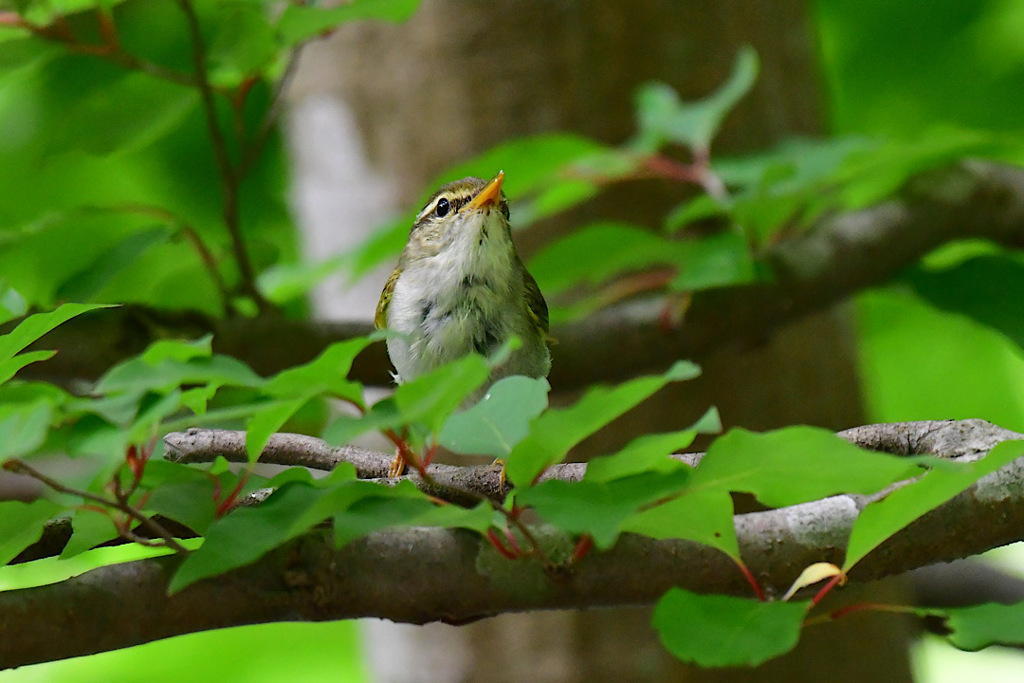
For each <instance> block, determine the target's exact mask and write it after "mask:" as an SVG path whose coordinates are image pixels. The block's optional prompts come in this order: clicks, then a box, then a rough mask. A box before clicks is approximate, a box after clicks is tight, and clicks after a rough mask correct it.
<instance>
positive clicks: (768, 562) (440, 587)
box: [0, 420, 1024, 668]
mask: <svg viewBox="0 0 1024 683" xmlns="http://www.w3.org/2000/svg"><path fill="white" fill-rule="evenodd" d="M845 434H846V435H847V437H848V438H852V439H853V440H855V441H856V440H860V439H863V440H866V441H869V442H871V443H874V444H876V445H879V446H881V445H885V446H886V450H894V451H897V452H903V451H901V450H900V449H904V450H907V449H906V448H904V447H905V445H906V444H911V446H912V447H913V448H924V449H942V450H943V452H944V453H946V454H947V455H950V456H952V457H957V458H960V457H967V458H973V457H976V456H977V455H978V454H980V453H984V452H985V451H987V450H988V449H990V448H991V447H992V446H993V445H994V444H995V443H997V442H999V441H1002V440H1004V439H1006V438H1008V437H1020V436H1021V435H1019V434H1015V433H1013V432H1007V431H1006V430H1002V429H1000V428H998V427H993V426H992V425H989V424H988V423H985V422H983V421H980V420H967V421H963V422H953V421H949V422H920V423H902V424H898V425H881V426H869V427H865V428H859V429H858V430H855V431H853V432H850V431H848V432H846V433H845ZM908 452H909V451H908ZM363 455H365V454H363ZM363 455H359V457H363ZM864 504H865V501H864V499H863V498H862V497H858V496H846V495H840V496H833V497H831V498H827V499H824V500H820V501H816V502H812V503H805V504H803V505H797V506H793V507H790V508H783V509H779V510H770V511H767V512H754V513H749V514H743V515H737V517H736V531H737V535H738V537H739V542H740V549H741V553H742V555H743V558H744V560H745V561H746V562H747V564H748V566H749V567H750V569H751V571H752V572H753V573H754V575H755V576H756V577H757V578H758V580H759V581H760V582H761V583H762V585H764V586H766V587H768V589H769V590H770V591H773V592H774V593H775V594H776V595H777V594H780V593H781V590H784V588H785V587H786V586H788V585H789V584H790V583H791V582H792V581H793V579H794V578H795V577H796V576H797V575H798V574H799V572H800V571H801V570H802V569H803V568H804V567H806V566H807V565H809V564H811V563H813V562H819V561H827V562H833V563H836V564H840V563H841V562H842V556H843V549H844V548H845V546H846V542H847V539H848V537H849V534H850V529H851V528H852V525H853V523H854V521H855V520H856V518H857V516H858V514H859V512H860V509H861V508H862V506H863V505H864ZM534 531H535V533H536V535H537V537H538V539H539V542H540V543H541V545H542V546H544V547H545V548H549V549H550V552H551V553H554V554H555V555H557V554H558V550H557V548H558V547H559V544H560V542H561V537H560V535H559V532H557V531H555V530H553V529H551V528H550V527H546V526H538V527H534ZM1022 539H1024V459H1021V460H1018V461H1016V462H1014V463H1011V464H1010V465H1008V466H1006V467H1005V468H1003V469H1002V470H999V471H998V472H995V473H993V474H991V475H989V476H987V477H985V478H984V479H982V480H981V481H979V482H978V483H977V484H975V485H974V486H972V487H971V488H969V489H967V490H966V491H964V492H963V493H961V494H960V495H958V496H956V497H955V498H953V499H952V500H950V501H948V502H947V503H945V504H944V505H942V506H940V507H938V508H936V509H935V510H933V511H931V512H929V513H928V514H926V515H925V516H923V517H922V518H920V519H919V520H917V521H916V522H914V523H913V524H911V525H910V526H908V527H907V528H905V529H904V530H902V531H900V532H899V533H898V534H896V535H895V536H893V537H892V538H890V539H889V540H888V541H886V542H885V543H884V544H882V545H881V546H880V547H879V548H877V549H876V550H875V551H874V552H872V553H871V554H869V555H868V556H867V557H866V558H864V559H863V560H862V561H861V562H860V563H859V564H857V565H856V567H854V569H853V570H852V572H851V576H850V578H851V580H853V581H861V582H863V581H870V580H874V579H877V578H881V577H884V576H888V575H892V574H898V573H902V572H905V571H908V570H910V569H914V568H917V567H922V566H926V565H930V564H934V563H936V562H943V561H950V560H953V559H956V558H961V557H966V556H968V555H973V554H977V553H980V552H983V551H985V550H988V549H990V548H993V547H996V546H999V545H1004V544H1006V543H1010V542H1013V541H1018V540H1022ZM176 562H177V560H175V559H174V558H166V557H165V558H156V559H150V560H142V561H138V562H131V563H127V564H122V565H113V566H108V567H104V568H101V569H97V570H94V571H92V572H88V573H86V574H83V575H81V576H79V577H76V578H73V579H69V580H68V581H65V582H62V583H59V584H54V585H49V586H40V587H37V588H30V589H24V590H15V591H7V592H2V593H0V668H6V667H13V666H21V665H25V664H31V663H34V662H39V661H48V660H52V659H60V658H64V657H72V656H77V655H83V654H90V653H94V652H100V651H104V650H109V649H114V648H119V647H127V646H129V645H134V644H138V643H143V642H148V641H150V640H154V639H157V638H164V637H168V636H172V635H177V634H182V633H191V632H195V631H201V630H206V629H211V628H222V627H227V626H235V625H241V624H250V623H262V622H268V621H279V620H296V619H303V620H325V619H343V618H355V617H365V616H377V617H384V618H388V619H392V620H395V621H404V622H411V623H424V622H428V621H445V622H449V623H463V622H466V621H469V620H473V619H477V618H481V617H486V616H491V615H494V614H498V613H501V612H508V611H520V610H535V609H559V608H583V607H596V606H610V605H629V604H647V603H651V602H653V601H655V600H656V599H657V598H658V597H660V596H661V595H662V594H663V593H664V592H665V591H666V590H667V589H668V588H669V587H671V586H674V585H678V586H683V587H686V588H688V589H690V590H697V591H701V592H719V593H729V594H736V595H746V594H748V592H749V586H748V585H747V583H746V581H745V579H744V578H743V577H742V576H741V575H740V573H739V572H738V571H736V568H735V566H734V565H733V564H732V561H731V560H729V559H728V558H727V557H725V556H724V555H722V554H721V553H719V552H718V551H716V550H713V549H711V548H708V547H705V546H701V545H698V544H695V543H690V542H685V541H655V540H653V539H650V538H645V537H642V536H635V535H631V534H625V535H623V536H622V537H621V538H620V539H619V541H618V543H617V544H616V545H615V546H614V547H613V548H611V549H610V550H608V551H606V552H591V553H590V554H589V555H588V556H587V557H586V558H584V559H583V560H581V561H580V562H578V563H577V564H574V565H573V566H572V569H571V571H569V572H568V573H566V574H564V575H560V576H558V577H556V578H551V577H549V576H547V575H545V574H544V572H543V570H542V569H541V568H540V566H539V564H538V563H536V562H534V561H529V560H517V561H507V560H503V559H501V558H499V557H497V555H496V552H495V551H494V550H493V549H492V548H491V547H490V545H489V544H488V543H487V542H486V541H485V540H481V539H480V538H479V537H478V536H476V535H474V534H471V533H468V532H464V531H459V530H448V529H434V528H413V529H391V530H387V531H382V532H377V533H374V534H371V535H369V536H367V537H365V538H363V539H361V540H359V541H356V542H353V543H351V544H349V545H348V546H346V547H344V548H342V549H341V550H334V549H333V548H332V545H331V542H330V540H329V538H327V537H326V535H325V534H324V533H323V532H313V533H310V534H308V535H306V536H305V537H303V538H301V539H299V540H298V541H295V542H292V543H289V544H286V545H285V546H284V547H282V548H279V549H277V550H275V551H273V552H271V553H269V554H267V555H266V556H264V557H263V558H262V559H261V560H260V561H258V562H257V563H255V564H253V565H251V566H249V567H246V568H243V569H239V570H237V571H234V572H230V573H229V574H226V575H224V576H220V577H216V578H213V579H209V580H205V581H202V582H200V583H198V584H195V585H193V586H191V587H189V588H187V589H185V590H183V591H181V592H180V593H177V594H175V595H173V596H168V595H167V594H166V590H167V585H168V580H169V577H170V574H171V572H172V571H173V569H174V567H175V566H176ZM638 566H643V567H644V571H643V572H638V571H636V568H637V567H638ZM109 614H118V615H119V616H118V619H116V620H111V619H109V618H108V617H107V616H105V615H109ZM29 624H31V625H32V627H31V628H28V625H29Z"/></svg>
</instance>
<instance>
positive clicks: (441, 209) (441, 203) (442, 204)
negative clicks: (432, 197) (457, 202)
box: [434, 197, 451, 218]
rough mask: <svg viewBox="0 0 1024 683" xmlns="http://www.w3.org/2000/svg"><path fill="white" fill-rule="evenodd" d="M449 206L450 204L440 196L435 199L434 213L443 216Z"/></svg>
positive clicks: (445, 214) (446, 213)
mask: <svg viewBox="0 0 1024 683" xmlns="http://www.w3.org/2000/svg"><path fill="white" fill-rule="evenodd" d="M450 208H451V205H450V204H449V203H448V200H447V199H445V198H444V197H441V198H440V199H438V200H437V208H436V209H434V213H435V214H437V217H438V218H444V217H445V216H447V215H448V209H450Z"/></svg>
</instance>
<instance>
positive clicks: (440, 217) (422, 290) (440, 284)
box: [373, 172, 551, 400]
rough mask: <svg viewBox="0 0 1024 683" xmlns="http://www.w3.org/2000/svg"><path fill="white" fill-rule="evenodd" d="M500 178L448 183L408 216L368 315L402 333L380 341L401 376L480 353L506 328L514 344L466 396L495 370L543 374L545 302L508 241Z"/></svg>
mask: <svg viewBox="0 0 1024 683" xmlns="http://www.w3.org/2000/svg"><path fill="white" fill-rule="evenodd" d="M504 178H505V174H504V172H500V173H498V175H496V176H495V177H494V178H493V179H492V180H490V181H484V180H482V179H480V178H463V179H462V180H456V181H454V182H451V183H448V184H447V185H444V186H442V187H441V189H439V190H438V191H437V192H436V193H434V195H433V196H432V197H431V198H430V199H429V200H428V201H427V203H426V205H425V206H424V207H423V210H422V211H420V213H419V215H418V216H416V221H415V222H414V223H413V226H412V231H411V232H410V233H409V241H408V243H407V244H406V245H405V249H404V250H403V251H402V255H401V257H400V258H399V260H398V265H397V266H396V267H395V270H394V272H393V273H391V277H389V278H388V281H387V284H386V285H384V291H383V292H381V295H380V301H379V302H378V303H377V313H376V315H375V316H374V319H373V321H374V325H375V326H376V327H377V328H378V329H380V328H384V327H387V328H389V329H392V330H397V331H399V332H403V333H404V334H405V337H390V338H388V340H387V347H388V355H389V356H390V357H391V362H392V364H394V366H395V380H396V381H398V382H399V383H401V382H405V381H409V380H412V379H415V378H416V377H418V376H419V375H422V374H423V373H426V372H429V371H430V370H433V369H434V368H436V367H437V366H439V365H441V364H443V363H446V362H448V361H451V360H454V359H456V358H459V357H461V356H464V355H465V354H467V353H469V352H471V351H475V352H476V353H480V354H482V355H485V356H486V355H488V354H490V353H492V352H494V351H495V350H497V349H498V348H499V347H500V346H501V345H502V344H504V343H505V342H506V341H507V340H508V339H509V338H510V337H512V336H513V335H514V336H516V337H518V338H519V339H520V341H521V342H522V345H521V346H520V347H519V348H518V349H516V350H515V351H513V352H512V355H511V356H510V357H509V358H508V360H507V361H506V362H505V363H503V364H502V365H501V366H499V367H497V368H495V369H494V370H493V371H492V372H491V376H490V378H489V380H488V382H487V385H486V386H484V387H483V388H482V389H480V390H479V391H478V392H477V393H476V394H475V396H473V397H470V399H469V400H473V399H475V398H479V397H480V396H482V395H483V394H484V393H485V392H486V390H487V387H488V386H489V385H490V384H492V383H493V382H495V381H497V380H498V379H500V378H502V377H506V376H509V375H529V376H530V377H546V376H547V374H548V370H549V369H550V368H551V354H550V352H549V351H548V341H549V337H548V307H547V304H546V303H545V301H544V297H543V295H541V293H540V289H538V287H537V282H536V281H535V280H534V279H533V277H532V276H531V275H530V273H528V272H527V270H526V266H524V265H523V262H522V261H521V260H520V259H519V255H518V254H517V253H516V249H515V246H513V244H512V229H511V227H510V225H509V221H508V215H509V214H508V200H507V199H506V198H505V194H504V193H503V192H502V191H501V184H502V181H503V180H504Z"/></svg>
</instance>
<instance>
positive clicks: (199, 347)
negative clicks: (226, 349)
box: [139, 334, 213, 365]
mask: <svg viewBox="0 0 1024 683" xmlns="http://www.w3.org/2000/svg"><path fill="white" fill-rule="evenodd" d="M212 355H213V335H212V334H208V335H206V336H205V337H200V338H199V339H195V340H193V341H185V340H182V339H158V340H157V341H155V342H153V343H152V344H150V345H149V346H148V347H146V350H145V351H143V352H142V353H141V354H139V358H140V359H141V360H142V361H144V362H145V363H147V364H149V365H157V364H158V363H161V362H163V361H165V360H171V361H176V362H178V363H187V362H188V361H190V360H192V359H194V358H209V357H210V356H212Z"/></svg>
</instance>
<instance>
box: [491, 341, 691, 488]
mask: <svg viewBox="0 0 1024 683" xmlns="http://www.w3.org/2000/svg"><path fill="white" fill-rule="evenodd" d="M699 374H700V368H698V367H697V366H696V365H694V364H693V363H690V362H688V361H679V362H677V363H676V364H674V365H673V366H672V367H671V368H669V369H668V370H667V371H666V372H665V374H663V375H656V376H652V377H640V378H637V379H634V380H631V381H629V382H625V383H623V384H620V385H618V386H616V387H610V388H609V387H595V388H592V389H591V390H590V391H588V392H587V393H586V395H584V396H583V398H582V399H580V400H579V401H578V402H577V403H576V404H575V405H573V406H571V407H569V408H558V409H553V410H548V411H547V412H545V413H544V414H542V415H541V416H540V417H538V418H537V419H536V420H534V421H533V423H532V424H531V425H530V433H529V434H528V435H527V436H526V438H525V439H523V440H522V441H520V442H519V444H518V445H517V446H516V447H515V448H514V449H513V450H512V452H511V453H510V454H509V457H508V464H507V466H506V469H505V473H506V475H507V476H508V477H509V478H510V479H511V480H512V481H514V482H515V483H516V484H517V485H518V486H528V485H529V484H530V482H532V481H533V479H534V478H535V477H536V476H537V475H538V474H540V473H541V472H543V471H544V469H545V468H547V467H548V466H550V465H553V464H555V463H556V462H559V461H560V460H562V459H563V458H564V457H565V455H566V454H567V453H568V452H569V449H570V448H572V447H573V446H575V445H576V444H578V443H579V442H580V441H582V440H583V439H585V438H586V437H588V436H590V435H591V434H593V433H594V432H595V431H597V430H598V429H600V428H601V427H603V426H605V425H606V424H608V423H609V422H611V421H612V420H613V419H615V418H616V417H618V416H619V415H622V414H623V413H625V412H626V411H627V410H629V409H631V408H633V407H635V406H636V405H638V404H639V403H641V402H642V401H644V400H645V399H646V398H648V397H649V396H651V394H653V393H654V392H656V391H658V390H659V389H661V388H662V387H663V386H665V384H667V383H668V382H679V381H683V380H688V379H693V378H694V377H696V376H697V375H699Z"/></svg>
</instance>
